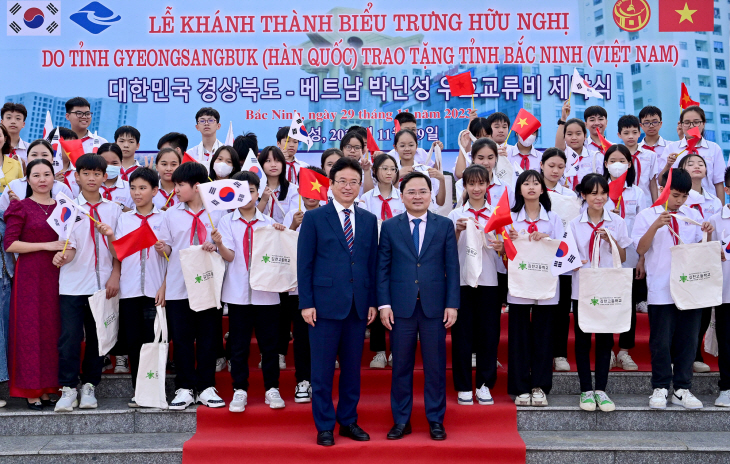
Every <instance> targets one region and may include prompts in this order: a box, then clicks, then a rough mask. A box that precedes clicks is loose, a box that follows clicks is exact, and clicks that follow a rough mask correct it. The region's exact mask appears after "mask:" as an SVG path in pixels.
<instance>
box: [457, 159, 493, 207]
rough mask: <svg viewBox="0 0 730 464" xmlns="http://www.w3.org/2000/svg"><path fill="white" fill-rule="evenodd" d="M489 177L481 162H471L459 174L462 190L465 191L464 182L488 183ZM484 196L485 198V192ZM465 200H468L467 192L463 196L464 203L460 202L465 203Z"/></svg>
mask: <svg viewBox="0 0 730 464" xmlns="http://www.w3.org/2000/svg"><path fill="white" fill-rule="evenodd" d="M489 177H490V173H489V170H488V169H487V168H485V167H484V166H482V165H481V164H472V165H471V166H469V167H468V168H466V169H464V173H463V174H462V176H461V179H462V180H463V182H464V192H466V184H468V183H469V182H470V181H472V180H475V181H484V182H486V183H487V184H489V182H490V179H489ZM484 196H485V198H486V192H485V193H484ZM467 201H469V193H467V194H466V195H465V196H464V203H462V204H464V205H465V204H466V202H467Z"/></svg>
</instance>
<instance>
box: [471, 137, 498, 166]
mask: <svg viewBox="0 0 730 464" xmlns="http://www.w3.org/2000/svg"><path fill="white" fill-rule="evenodd" d="M485 147H486V148H489V149H490V150H492V151H493V152H494V154H495V155H499V153H498V150H499V148H498V147H497V142H495V141H494V140H492V139H488V138H486V137H482V138H480V139H477V141H476V142H474V143H472V144H471V159H472V161H473V160H474V156H475V155H476V154H477V153H479V150H481V149H482V148H485Z"/></svg>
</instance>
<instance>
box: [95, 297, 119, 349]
mask: <svg viewBox="0 0 730 464" xmlns="http://www.w3.org/2000/svg"><path fill="white" fill-rule="evenodd" d="M89 306H90V307H91V314H92V315H93V316H94V322H95V323H96V338H97V339H98V340H99V356H104V355H105V354H107V353H109V351H111V349H112V348H114V345H116V344H117V333H118V332H119V293H117V295H116V296H115V297H113V298H111V299H109V300H107V299H106V289H103V288H102V289H101V290H99V291H98V292H96V293H94V294H93V295H91V296H90V297H89Z"/></svg>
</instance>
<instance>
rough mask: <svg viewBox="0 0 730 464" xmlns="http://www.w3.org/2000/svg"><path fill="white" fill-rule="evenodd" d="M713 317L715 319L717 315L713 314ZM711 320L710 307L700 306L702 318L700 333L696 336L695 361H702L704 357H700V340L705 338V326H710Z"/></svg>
mask: <svg viewBox="0 0 730 464" xmlns="http://www.w3.org/2000/svg"><path fill="white" fill-rule="evenodd" d="M715 319H717V316H715ZM711 320H712V308H702V319H701V321H700V334H699V336H698V337H697V354H696V355H695V361H699V362H704V359H702V348H703V347H704V346H703V345H704V344H703V343H702V342H703V339H704V338H705V333H706V332H707V328H708V327H710V321H711Z"/></svg>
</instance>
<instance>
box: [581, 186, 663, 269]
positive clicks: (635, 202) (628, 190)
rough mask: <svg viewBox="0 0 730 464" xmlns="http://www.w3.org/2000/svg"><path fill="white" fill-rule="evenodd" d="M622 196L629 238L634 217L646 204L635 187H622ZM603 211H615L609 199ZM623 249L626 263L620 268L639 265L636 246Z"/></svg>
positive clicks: (614, 206) (642, 193)
mask: <svg viewBox="0 0 730 464" xmlns="http://www.w3.org/2000/svg"><path fill="white" fill-rule="evenodd" d="M622 196H623V201H624V211H623V215H624V217H623V219H624V221H625V222H626V229H627V230H628V233H629V236H630V235H631V232H632V231H633V230H634V222H635V221H636V216H637V215H638V214H639V213H640V212H641V211H642V210H644V209H646V207H645V206H643V205H644V204H646V195H644V192H643V191H642V190H641V189H640V188H639V187H637V186H636V185H632V186H631V187H627V186H626V185H624V193H622ZM650 198H651V197H650ZM649 205H650V206H651V202H650V203H649ZM584 206H586V208H584V211H585V210H586V209H587V204H585V205H584ZM603 209H604V210H607V211H613V210H614V209H616V205H615V204H614V202H613V201H612V200H611V198H608V201H607V202H606V204H605V205H604V207H603ZM624 248H626V261H624V262H623V264H622V267H625V268H635V267H636V265H637V264H638V263H639V254H638V253H636V246H634V245H633V244H631V245H629V246H627V247H624ZM581 256H583V255H581Z"/></svg>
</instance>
